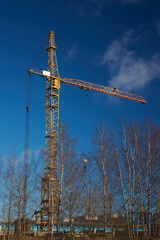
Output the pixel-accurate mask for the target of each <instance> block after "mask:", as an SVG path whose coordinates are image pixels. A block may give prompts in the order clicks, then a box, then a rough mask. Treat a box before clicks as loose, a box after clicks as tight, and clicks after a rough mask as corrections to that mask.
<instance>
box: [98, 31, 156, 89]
mask: <svg viewBox="0 0 160 240" xmlns="http://www.w3.org/2000/svg"><path fill="white" fill-rule="evenodd" d="M138 39H140V38H139V37H136V36H135V33H134V31H133V30H130V31H128V32H126V33H124V34H123V36H122V37H121V38H120V39H118V40H115V41H113V42H112V43H111V45H110V46H109V47H108V49H107V50H106V52H105V54H104V56H103V58H102V62H101V63H102V64H103V65H107V66H109V68H110V71H111V80H110V82H109V85H110V86H111V87H117V88H121V89H127V90H130V91H131V90H132V89H142V88H144V87H145V86H146V85H147V84H148V83H150V82H151V81H153V80H154V79H155V78H160V56H159V55H158V54H155V55H153V56H152V57H151V58H150V59H147V60H146V59H143V58H140V57H137V56H136V54H135V52H134V51H133V50H129V45H130V44H131V43H132V44H133V43H134V44H137V41H138Z"/></svg>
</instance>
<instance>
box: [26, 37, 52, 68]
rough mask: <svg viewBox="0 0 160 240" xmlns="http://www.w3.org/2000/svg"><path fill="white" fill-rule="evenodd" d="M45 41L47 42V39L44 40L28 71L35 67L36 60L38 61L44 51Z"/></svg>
mask: <svg viewBox="0 0 160 240" xmlns="http://www.w3.org/2000/svg"><path fill="white" fill-rule="evenodd" d="M47 41H48V37H47V38H46V39H45V41H44V42H43V44H42V47H41V49H40V51H39V53H38V54H37V56H36V58H35V60H34V61H33V64H32V65H31V67H30V69H33V68H34V66H35V65H36V63H37V61H38V59H39V57H40V55H41V53H42V51H43V50H44V49H45V46H46V45H47Z"/></svg>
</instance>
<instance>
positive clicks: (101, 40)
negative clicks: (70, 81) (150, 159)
mask: <svg viewBox="0 0 160 240" xmlns="http://www.w3.org/2000/svg"><path fill="white" fill-rule="evenodd" d="M159 13H160V1H159V0H74V1H73V0H55V1H51V0H46V1H42V0H39V1H37V0H35V1H33V0H32V1H31V0H27V1H23V0H21V1H19V0H15V1H9V0H6V1H1V2H0V30H1V34H0V53H1V56H0V66H1V67H0V69H1V75H0V82H1V87H0V109H1V118H0V155H1V156H7V155H8V154H9V153H10V152H12V150H13V149H14V148H15V147H16V149H17V152H18V154H21V153H22V151H23V149H24V138H25V134H24V132H25V117H26V112H25V111H26V110H25V107H26V104H27V100H26V98H27V78H28V73H27V72H28V70H29V69H30V67H31V66H32V63H33V62H34V60H35V58H36V56H37V54H38V53H39V51H40V49H41V47H42V45H43V42H44V41H45V39H46V38H47V36H48V33H49V31H51V30H53V31H54V32H55V37H56V39H55V42H56V45H57V47H58V50H57V59H58V66H59V73H60V76H61V77H62V78H64V77H67V78H75V79H81V80H85V81H88V82H93V83H97V84H100V85H104V86H111V87H117V88H118V89H120V90H124V91H129V92H132V93H136V94H137V95H141V96H143V97H144V99H145V100H146V101H147V104H146V105H142V104H138V103H134V102H129V101H125V100H121V99H114V98H113V97H108V96H105V95H101V94H98V93H93V92H84V91H81V90H79V89H76V88H74V87H70V86H65V85H62V86H61V91H60V120H61V121H63V122H66V124H67V125H68V126H69V128H70V132H71V135H72V137H77V146H78V151H79V152H80V151H84V152H87V151H89V150H90V139H91V136H92V135H93V131H94V126H96V125H98V124H99V121H100V120H102V119H103V120H104V122H105V123H106V124H107V125H108V126H113V127H114V128H115V129H116V130H117V131H118V128H119V120H120V119H123V120H124V121H125V122H126V123H127V124H128V123H129V122H130V121H131V119H134V120H136V121H138V122H140V123H143V122H144V120H145V119H146V118H147V117H150V118H152V119H153V120H154V122H155V124H157V125H158V124H159V117H160V111H159V105H160V14H159ZM35 67H36V68H37V69H39V70H41V69H42V68H43V69H46V68H47V53H46V52H45V51H44V52H43V54H42V56H41V57H40V58H39V61H38V62H37V63H36V66H35ZM30 114H31V118H30V149H31V150H33V151H38V150H39V149H41V148H42V147H43V146H44V122H45V82H44V80H43V79H41V78H39V77H32V88H31V109H30Z"/></svg>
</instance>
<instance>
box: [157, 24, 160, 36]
mask: <svg viewBox="0 0 160 240" xmlns="http://www.w3.org/2000/svg"><path fill="white" fill-rule="evenodd" d="M156 29H157V33H158V36H160V22H157V23H156Z"/></svg>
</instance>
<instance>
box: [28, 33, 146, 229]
mask: <svg viewBox="0 0 160 240" xmlns="http://www.w3.org/2000/svg"><path fill="white" fill-rule="evenodd" d="M56 49H57V48H56V46H55V41H54V32H53V31H51V32H50V33H49V46H48V48H47V49H46V50H47V51H48V67H47V71H43V72H35V71H33V69H30V70H29V74H30V75H31V74H32V73H33V74H36V75H38V76H41V77H44V78H45V79H46V113H45V151H44V176H42V199H41V208H40V210H38V211H35V213H34V214H35V216H36V224H35V226H37V227H38V226H40V229H41V230H42V231H48V232H51V233H53V227H54V225H55V223H56V216H57V210H58V195H59V176H58V157H59V89H60V84H61V83H63V84H67V85H71V86H74V87H78V88H80V89H83V90H90V91H94V92H99V93H102V94H107V95H110V96H114V97H118V98H123V99H126V100H130V101H134V102H138V103H146V101H145V100H144V99H143V98H142V97H141V96H137V95H136V94H131V93H127V92H123V91H119V90H118V89H117V88H109V87H104V86H101V85H97V84H93V83H88V82H85V81H82V80H77V79H69V78H63V79H61V78H60V76H59V72H58V64H57V57H56Z"/></svg>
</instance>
